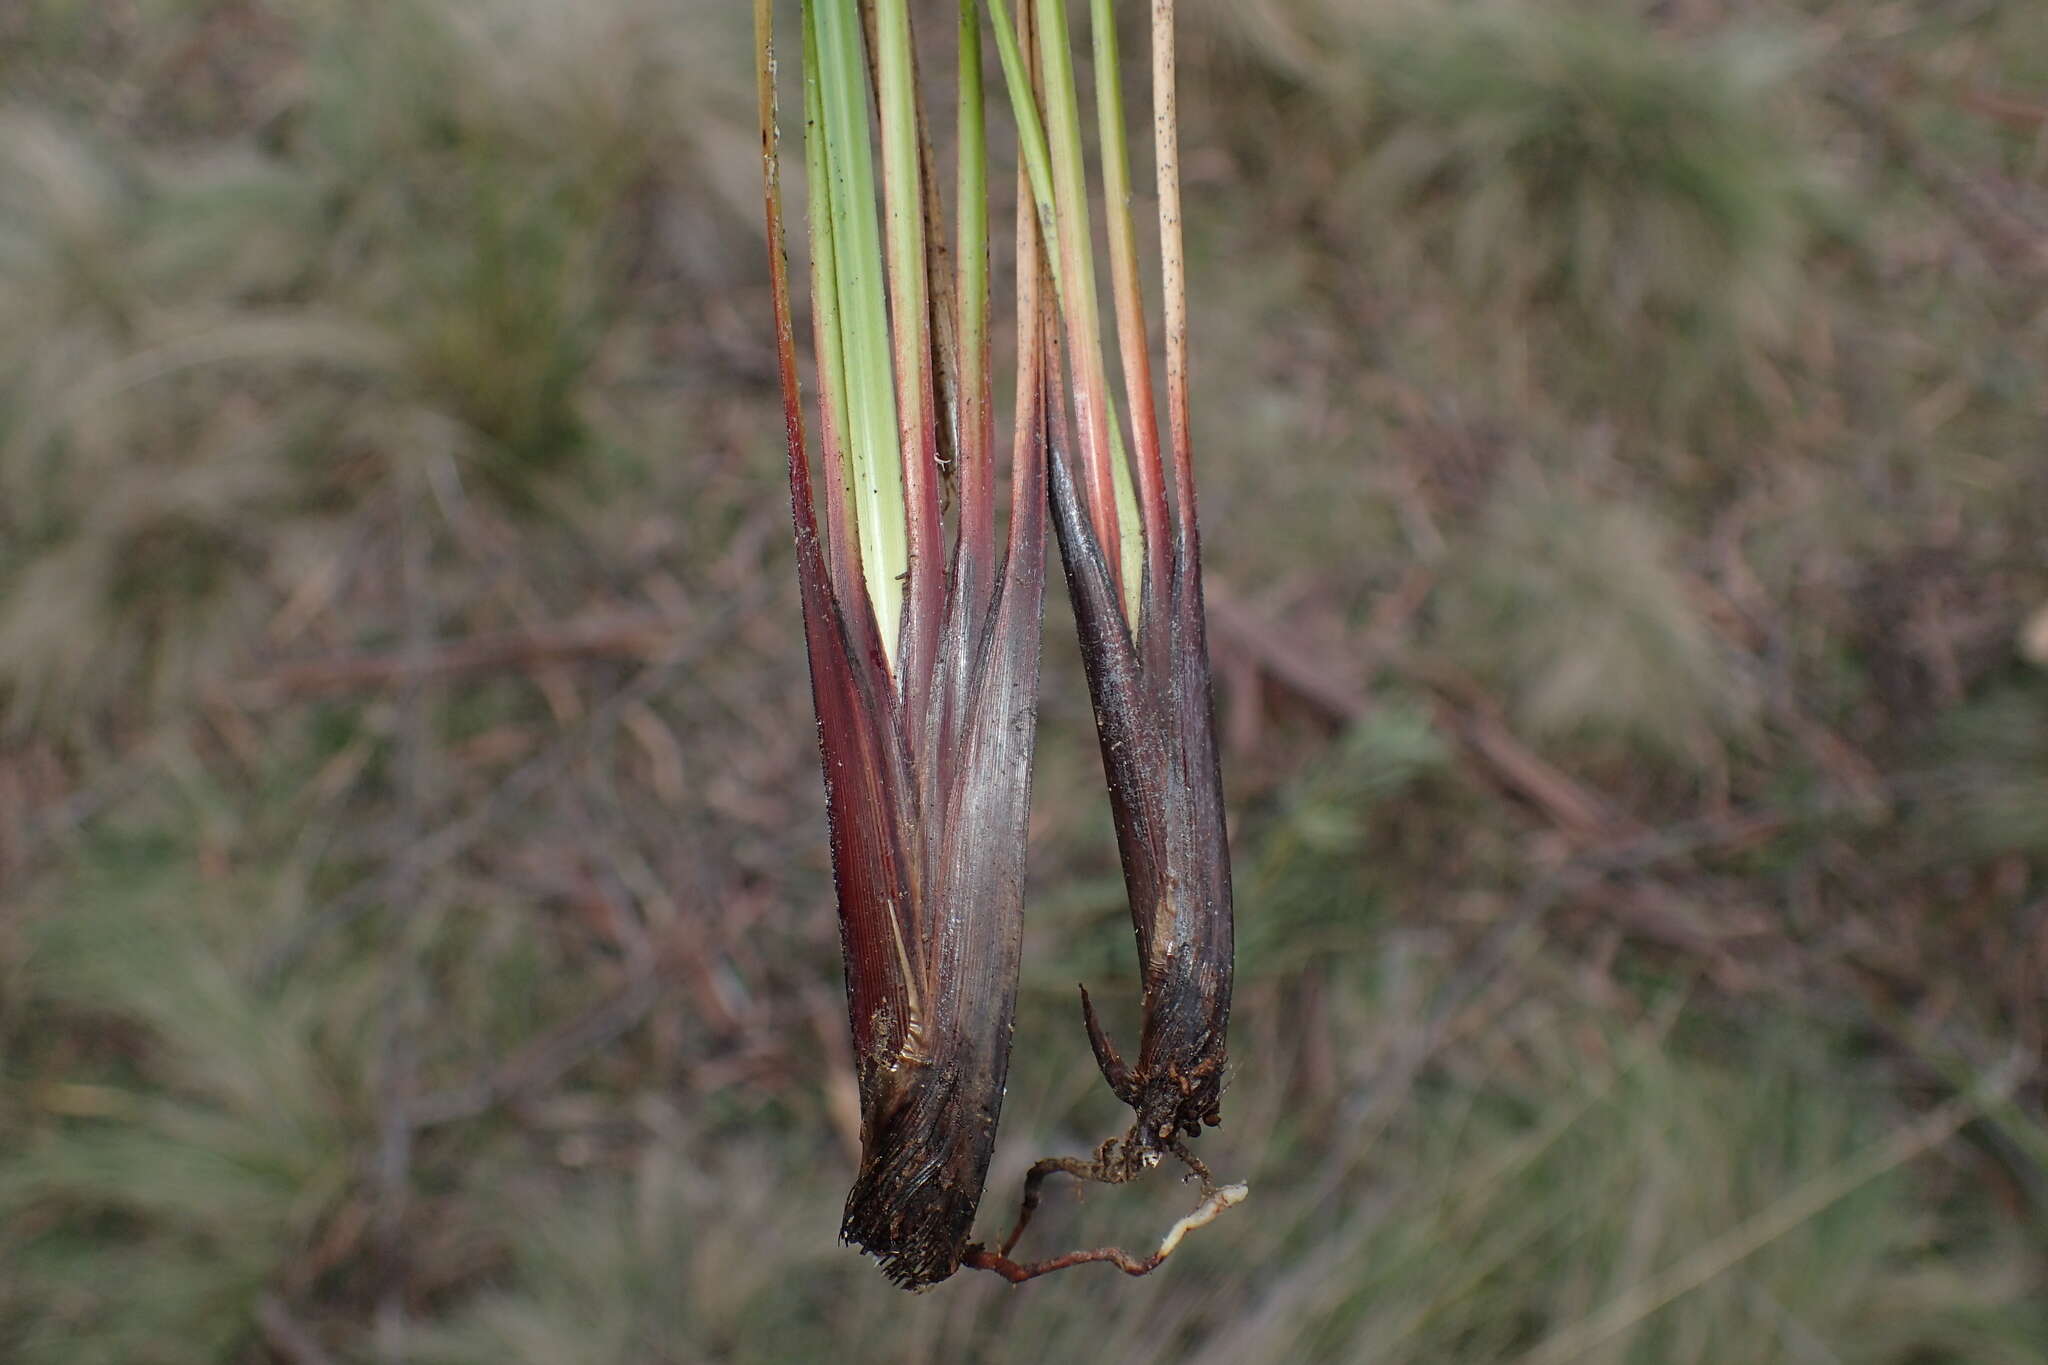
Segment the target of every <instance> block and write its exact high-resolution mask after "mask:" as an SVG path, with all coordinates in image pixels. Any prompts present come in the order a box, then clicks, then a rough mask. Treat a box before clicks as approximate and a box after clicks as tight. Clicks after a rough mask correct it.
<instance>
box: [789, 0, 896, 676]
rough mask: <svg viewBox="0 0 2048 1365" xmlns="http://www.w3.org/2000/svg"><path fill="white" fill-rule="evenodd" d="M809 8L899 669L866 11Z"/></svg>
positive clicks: (872, 579)
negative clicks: (864, 54)
mask: <svg viewBox="0 0 2048 1365" xmlns="http://www.w3.org/2000/svg"><path fill="white" fill-rule="evenodd" d="M804 9H805V13H806V14H807V15H809V16H811V17H812V18H813V19H814V21H815V23H816V26H817V49H818V50H817V54H816V55H817V58H818V60H817V63H816V66H817V70H818V73H819V96H820V113H821V114H822V116H823V117H822V120H821V122H820V123H819V124H818V125H817V126H816V127H814V128H811V129H809V130H807V132H808V133H809V134H810V135H811V136H815V137H818V138H821V139H822V141H823V148H824V150H823V157H822V160H823V166H824V169H825V173H826V178H827V180H828V181H829V182H830V186H831V190H830V193H831V199H832V203H831V216H832V253H833V270H834V274H835V276H836V283H837V286H838V313H839V335H840V339H841V354H842V359H843V365H844V373H845V382H846V390H845V392H846V416H847V427H846V430H845V432H844V439H845V442H846V449H847V457H848V467H849V470H850V477H851V481H852V484H853V505H854V519H855V522H856V524H857V527H858V534H859V539H860V549H861V570H862V574H863V576H864V577H865V579H866V581H867V590H868V599H869V601H870V602H872V603H873V604H874V609H875V622H876V624H877V626H878V627H879V628H880V631H881V636H882V648H883V649H884V651H886V652H887V654H888V656H889V660H890V663H891V665H892V666H893V665H894V663H895V659H896V651H897V642H898V637H899V636H900V635H901V633H902V626H903V576H904V575H905V574H906V573H907V572H908V571H909V567H910V547H909V534H908V522H907V518H906V516H905V512H904V502H903V468H902V450H901V447H900V446H899V445H898V443H897V441H898V430H897V413H896V394H895V387H894V376H893V374H892V373H891V367H890V364H889V354H890V335H889V311H888V304H887V302H886V300H885V298H884V296H883V279H884V269H885V267H884V263H883V255H882V240H881V233H880V230H879V228H878V227H877V225H876V221H875V202H876V194H875V166H874V150H873V146H872V144H871V142H870V128H869V123H868V98H867V91H868V83H867V72H866V67H865V63H864V61H863V57H862V52H863V47H862V43H863V39H862V36H861V23H860V10H859V5H858V4H857V3H856V2H855V0H813V2H812V3H807V4H806V5H805V6H804Z"/></svg>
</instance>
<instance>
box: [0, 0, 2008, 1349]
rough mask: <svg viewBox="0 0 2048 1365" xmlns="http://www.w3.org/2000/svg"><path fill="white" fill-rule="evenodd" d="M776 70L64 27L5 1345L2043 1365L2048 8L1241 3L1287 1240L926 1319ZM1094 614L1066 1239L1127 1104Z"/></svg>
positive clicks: (1247, 987)
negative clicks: (801, 583)
mask: <svg viewBox="0 0 2048 1365" xmlns="http://www.w3.org/2000/svg"><path fill="white" fill-rule="evenodd" d="M739 8H740V7H736V6H733V5H728V4H712V3H709V0H580V3H578V4H575V5H566V4H560V3H555V0H346V2H345V0H14V3H11V4H9V5H7V6H5V7H4V8H0V1358H4V1359H5V1360H6V1361H9V1362H19V1363H20V1365H188V1363H189V1365H200V1363H202V1362H209V1363H210V1362H269V1363H272V1365H318V1363H319V1362H379V1363H380V1365H381V1363H384V1362H401V1361H405V1362H421V1363H422V1365H425V1363H426V1362H437V1363H438V1362H449V1363H450V1365H457V1363H469V1362H475V1363H476V1365H484V1363H486V1362H504V1361H520V1362H533V1363H534V1365H557V1363H558V1362H559V1363H560V1365H635V1363H638V1362H677V1363H678V1365H681V1363H683V1362H699V1361H729V1362H770V1361H776V1362H783V1361H815V1360H823V1359H836V1360H859V1361H868V1360H874V1361H1068V1360H1115V1361H1119V1362H1129V1363H1131V1365H1136V1363H1137V1362H1148V1361H1150V1362H1168V1361H1173V1362H1182V1361H1192V1362H1203V1363H1204V1365H1238V1363H1239V1362H1268V1361H1273V1362H1278V1361H1289V1362H1292V1361H1322V1360H1328V1361H1359V1362H1367V1361H1370V1362H1387V1363H1389V1365H1399V1363H1403V1362H1415V1363H1416V1365H1420V1363H1421V1362H1430V1363H1431V1365H1467V1363H1471V1365H1477V1363H1478V1362H1496V1361H1498V1362H1509V1361H1530V1362H1562V1361H1575V1360H1585V1361H1596V1362H1614V1363H1615V1365H1621V1363H1623V1362H1627V1363H1628V1365H1665V1363H1666V1362H1671V1363H1674V1365H1675V1363H1678V1362H1709V1363H1714V1365H1725V1363H1727V1362H1763V1361H1784V1362H1798V1363H1800V1365H1833V1363H1834V1362H1870V1363H1872V1365H1939V1363H1941V1362H1969V1363H1971V1365H1977V1363H1979V1362H2008V1361H2011V1362H2034V1361H2042V1360H2044V1359H2048V1273H2044V1272H2048V1266H2044V1263H2043V1257H2044V1253H2043V1235H2044V1232H2048V1127H2044V1120H2043V1096H2044V1090H2043V1079H2044V1077H2043V1072H2042V1056H2043V1052H2042V1049H2043V1045H2044V1037H2043V1026H2044V1021H2043V1005H2044V991H2043V986H2044V982H2048V674H2044V672H2043V669H2044V667H2048V446H2044V431H2048V427H2044V418H2048V371H2044V363H2043V362H2044V356H2048V24H2044V23H2043V22H2042V16H2041V15H2040V13H2039V7H2038V5H2037V3H2036V2H2035V0H1888V2H1887V3H1883V4H1871V3H1867V2H1866V0H1656V2H1655V3H1650V0H1543V2H1540V3H1539V0H1468V2H1466V3H1424V2H1423V0H1415V3H1405V2H1404V0H1202V2H1201V3H1195V0H1189V3H1188V4H1187V5H1186V6H1185V8H1186V10H1187V13H1186V15H1185V45H1186V49H1187V51H1186V55H1185V72H1184V77H1185V87H1184V92H1183V101H1182V104H1183V111H1184V117H1185V119H1186V120H1187V126H1186V128H1185V130H1184V139H1185V159H1186V164H1187V169H1188V174H1189V196H1190V212H1189V224H1190V230H1191V233H1192V234H1193V236H1192V241H1191V247H1192V250H1193V252H1194V279H1193V290H1192V292H1193V296H1194V298H1193V303H1194V312H1195V347H1194V350H1195V363H1196V367H1197V372H1198V373H1197V378H1198V381H1199V382H1198V384H1197V387H1196V402H1197V409H1198V410H1197V413H1196V421H1197V436H1198V447H1199V451H1200V459H1201V462H1202V469H1203V475H1202V477H1203V479H1204V485H1203V495H1204V505H1203V511H1204V515H1205V530H1206V532H1207V536H1206V539H1207V540H1208V542H1209V547H1210V552H1211V573H1212V575H1213V578H1214V580H1215V583H1216V588H1215V600H1214V601H1213V603H1212V616H1213V619H1214V627H1213V629H1214V636H1215V648H1216V655H1217V665H1218V670H1219V678H1220V695H1219V705H1220V707H1221V712H1222V718H1223V722H1224V726H1225V730H1226V734H1227V743H1228V749H1227V753H1226V766H1227V771H1228V779H1229V784H1230V790H1231V796H1232V801H1233V818H1234V829H1233V833H1234V837H1235V839H1236V842H1237V866H1238V881H1239V915H1240V936H1241V957H1240V962H1239V973H1240V986H1239V995H1238V1000H1239V1005H1238V1011H1237V1017H1236V1030H1235V1035H1234V1038H1233V1057H1234V1061H1235V1074H1234V1079H1233V1084H1232V1088H1231V1090H1230V1092H1229V1096H1228V1100H1227V1104H1226V1113H1227V1123H1226V1125H1225V1127H1224V1128H1223V1129H1221V1130H1220V1131H1219V1132H1218V1134H1217V1135H1216V1136H1215V1137H1213V1138H1212V1139H1211V1140H1210V1143H1208V1144H1205V1146H1207V1147H1210V1150H1208V1151H1206V1152H1205V1155H1206V1156H1207V1157H1208V1159H1209V1160H1210V1162H1211V1164H1212V1165H1213V1166H1214V1167H1215V1169H1216V1170H1217V1171H1218V1172H1219V1173H1220V1174H1222V1175H1224V1176H1226V1177H1229V1178H1233V1179H1245V1180H1248V1181H1249V1182H1250V1184H1251V1187H1252V1191H1253V1194H1252V1199H1251V1201H1250V1202H1249V1203H1248V1204H1247V1205H1246V1206H1245V1207H1244V1208H1242V1209H1240V1210H1237V1211H1235V1212H1233V1213H1232V1214H1231V1215H1230V1216H1229V1217H1227V1218H1226V1219H1224V1220H1222V1221H1220V1222H1219V1223H1218V1224H1217V1225H1215V1226H1214V1227H1212V1228H1210V1229H1208V1230H1206V1231H1205V1232H1203V1233H1202V1234H1200V1235H1198V1236H1196V1237H1194V1238H1192V1239H1191V1240H1190V1241H1189V1243H1188V1244H1187V1246H1186V1247H1185V1248H1184V1249H1183V1250H1182V1251H1181V1252H1180V1253H1179V1254H1178V1255H1177V1256H1176V1258H1175V1260H1174V1261H1173V1262H1172V1263H1170V1264H1169V1265H1168V1266H1167V1267H1166V1268H1165V1269H1164V1270H1163V1271H1162V1272H1161V1273H1159V1274H1158V1275H1156V1276H1154V1277H1152V1278H1151V1279H1149V1280H1145V1281H1129V1282H1127V1281H1124V1280H1123V1279H1122V1278H1121V1277H1117V1276H1114V1275H1112V1274H1110V1273H1108V1272H1107V1271H1103V1272H1101V1273H1090V1272H1089V1271H1086V1270H1083V1271H1080V1272H1076V1273H1072V1274H1069V1275H1065V1276H1061V1277H1058V1278H1056V1279H1054V1280H1050V1281H1045V1282H1040V1283H1036V1284H1033V1285H1030V1286H1028V1287H1025V1288H1022V1289H1018V1290H1012V1289H1010V1288H1008V1287H1006V1286H1004V1285H1002V1284H1000V1283H998V1282H996V1281H995V1280H994V1279H993V1278H992V1277H990V1278H985V1279H983V1280H977V1279H976V1278H975V1277H972V1276H967V1275H963V1276H962V1277H960V1278H959V1279H957V1280H955V1281H954V1282H952V1283H949V1284H947V1285H945V1286H943V1287H942V1288H940V1289H938V1290H936V1291H935V1292H932V1293H930V1294H926V1295H923V1296H920V1297H915V1298H912V1297H908V1296H905V1295H903V1294H901V1293H900V1292H898V1291H896V1290H894V1289H892V1288H890V1287H889V1286H888V1285H887V1284H886V1283H885V1282H884V1281H883V1279H882V1277H881V1276H880V1275H878V1274H877V1273H875V1271H874V1269H873V1268H872V1266H871V1265H869V1264H867V1263H864V1262H863V1261H861V1260H860V1259H858V1258H857V1257H856V1256H854V1255H853V1254H852V1253H851V1252H848V1251H846V1250H845V1249H843V1248H840V1247H838V1246H837V1245H835V1243H834V1240H833V1233H834V1230H835V1228H836V1226H837V1219H838V1211H839V1201H840V1199H841V1197H842V1195H843V1192H844V1187H845V1185H846V1183H847V1181H848V1178H849V1175H850V1171H851V1163H852V1150H853V1149H852V1144H853V1141H854V1136H855V1119H854V1105H853V1096H852V1090H851V1078H850V1075H849V1072H848V1060H847V1056H846V1052H847V1043H846V1037H845V1032H846V1025H845V1016H844V1012H843V1003H842V997H841V991H840V975H839V965H838V951H837V948H838V944H837V933H836V928H835V924H834V920H833V915H832V910H831V896H830V878H829V870H828V866H827V862H826V854H825V847H824V837H823V835H824V824H823V818H822V802H821V799H820V791H819V783H818V778H817V774H816V755H815V750H814V748H813V741H812V727H811V721H810V718H809V694H808V686H807V681H806V675H805V672H804V665H803V657H802V649H801V644H800V636H799V630H798V624H797V608H796V602H795V592H794V574H793V573H792V572H791V564H790V552H789V548H788V543H787V512H786V502H785V501H784V493H783V482H782V479H783V476H782V469H781V463H780V461H781V454H780V449H779V441H780V438H779V425H778V421H777V418H776V415H775V399H774V394H773V370H772V355H771V352H770V350H769V336H768V330H769V329H768V326H767V294H766V288H765V271H764V270H763V268H762V262H763V254H762V251H761V248H760V245H759V241H758V231H759V229H758V210H757V181H756V176H757V173H758V159H757V155H756V149H755V140H754V139H755V135H754V132H753V130H752V124H751V120H752V113H751V107H750V101H749V98H748V97H749V94H750V91H749V89H748V84H749V81H750V79H751V69H750V57H749V53H748V37H747V33H746V31H745V24H746V16H745V15H744V14H741V13H739V12H738V10H739ZM1143 212H1144V206H1142V205H1141V206H1140V216H1141V217H1142V216H1143ZM1048 632H1049V635H1048V638H1049V641H1050V645H1049V652H1048V677H1047V686H1046V700H1045V704H1044V710H1045V722H1044V732H1043V733H1044V739H1043V744H1044V753H1043V757H1042V760H1041V767H1040V778H1039V784H1038V809H1037V813H1036V816H1035V819H1034V847H1033V852H1032V877H1033V885H1032V890H1031V893H1030V898H1029V900H1030V923H1029V931H1028V942H1027V961H1026V966H1025V982H1024V995H1023V1003H1022V1009H1021V1014H1020V1020H1019V1028H1018V1043H1019V1046H1018V1051H1017V1059H1016V1064H1015V1067H1014V1080H1013V1086H1012V1090H1011V1096H1010V1102H1009V1107H1008V1110H1007V1112H1006V1115H1005V1128H1004V1133H1003V1139H1002V1148H1001V1151H1000V1154H999V1156H998V1165H997V1169H996V1171H995V1174H994V1176H993V1177H992V1180H991V1185H990V1195H989V1198H988V1201H987V1211H986V1215H985V1220H984V1226H985V1228H987V1229H989V1230H995V1229H996V1228H997V1227H998V1225H1000V1224H1002V1223H1003V1222H1004V1221H1005V1220H1006V1219H1007V1218H1008V1216H1009V1213H1010V1207H1011V1198H1012V1192H1013V1191H1014V1190H1015V1189H1016V1185H1017V1181H1018V1179H1019V1177H1020V1176H1021V1173H1022V1170H1023V1167H1024V1165H1025V1164H1026V1163H1027V1162H1028V1161H1029V1160H1030V1159H1031V1158H1033V1157H1035V1156H1038V1155H1041V1154H1043V1153H1045V1152H1048V1151H1075V1152H1078V1151H1081V1150H1083V1149H1084V1148H1085V1147H1087V1146H1090V1145H1092V1144H1093V1143H1094V1141H1096V1140H1097V1139H1099V1138H1100V1137H1102V1136H1104V1135H1106V1134H1108V1133H1109V1132H1111V1131H1113V1130H1114V1129H1115V1128H1117V1127H1118V1126H1119V1125H1120V1118H1119V1115H1118V1113H1117V1108H1118V1106H1117V1105H1116V1102H1115V1101H1114V1100H1113V1098H1111V1097H1110V1096H1109V1095H1108V1093H1107V1091H1106V1090H1105V1089H1104V1087H1102V1085H1101V1084H1100V1082H1099V1080H1098V1079H1097V1078H1096V1077H1095V1075H1094V1068H1093V1066H1092V1064H1091V1062H1090V1060H1089V1057H1088V1054H1087V1049H1086V1046H1085V1043H1084V1041H1083V1035H1082V1032H1081V1029H1080V1027H1079V1023H1078V1018H1077V1011H1076V1008H1075V999H1074V993H1073V984H1074V982H1075V981H1076V980H1078V979H1083V978H1085V979H1087V980H1089V981H1090V982H1091V983H1100V984H1102V985H1103V986H1104V987H1105V989H1104V990H1099V991H1098V992H1097V996H1098V998H1102V997H1103V996H1104V995H1109V996H1110V997H1111V998H1112V999H1113V1000H1114V999H1117V998H1119V997H1120V995H1121V996H1127V995H1128V994H1129V992H1128V991H1123V992H1118V991H1116V990H1115V989H1114V988H1115V985H1116V984H1117V983H1119V982H1121V983H1126V984H1127V983H1128V982H1129V980H1130V978H1131V975H1132V973H1131V968H1130V965H1129V959H1130V948H1129V930H1128V923H1127V919H1126V916H1125V913H1124V911H1123V908H1122V905H1121V886H1120V881H1119V878H1118V875H1117V872H1116V864H1115V860H1114V853H1113V845H1112V843H1111V841H1110V838H1109V832H1108V825H1107V821H1106V818H1105V813H1104V811H1103V804H1104V803H1103V801H1102V798H1101V788H1100V780H1099V773H1098V769H1097V764H1096V759H1095V756H1094V753H1093V740H1092V737H1091V735H1090V727H1089V723H1088V718H1087V713H1086V705H1085V702H1084V701H1083V700H1082V697H1083V692H1082V689H1081V687H1080V682H1079V672H1078V668H1077V667H1076V661H1075V659H1074V656H1073V649H1072V646H1071V645H1070V644H1068V643H1066V641H1067V640H1068V639H1070V638H1071V631H1070V629H1069V628H1068V623H1067V621H1066V618H1065V612H1064V607H1063V606H1062V605H1059V604H1057V603H1056V604H1055V605H1054V607H1053V608H1052V610H1051V611H1050V612H1049V620H1048ZM1111 1023H1112V1026H1113V1027H1114V1028H1116V1029H1118V1030H1119V1031H1123V1032H1128V1028H1129V1023H1130V1021H1129V1020H1128V1019H1127V1018H1124V1017H1123V1016H1121V1015H1113V1016H1112V1018H1111ZM1188 1199H1189V1192H1188V1191H1186V1190H1185V1189H1182V1188H1180V1187H1178V1186H1176V1185H1174V1183H1173V1182H1172V1181H1170V1180H1167V1179H1165V1178H1163V1177H1162V1178H1161V1180H1160V1181H1159V1182H1158V1185H1157V1187H1156V1188H1150V1189H1144V1188H1140V1189H1135V1190H1126V1191H1115V1192H1100V1191H1098V1192H1095V1193H1093V1194H1091V1195H1090V1196H1089V1197H1088V1198H1087V1199H1086V1200H1085V1201H1083V1200H1079V1199H1077V1198H1075V1197H1074V1196H1073V1195H1072V1194H1071V1193H1069V1192H1067V1191H1064V1190H1062V1191H1059V1192H1058V1193H1057V1194H1056V1196H1055V1197H1054V1198H1053V1199H1051V1200H1050V1201H1049V1203H1048V1206H1047V1209H1046V1210H1045V1212H1044V1213H1043V1214H1042V1215H1041V1219H1040V1222H1039V1223H1038V1225H1037V1228H1036V1230H1035V1231H1034V1234H1033V1236H1034V1239H1036V1240H1038V1241H1040V1242H1042V1244H1043V1245H1044V1246H1045V1247H1046V1248H1047V1249H1048V1250H1051V1249H1057V1248H1063V1247H1066V1246H1073V1245H1088V1244H1094V1243H1096V1242H1099V1241H1121V1242H1124V1243H1126V1244H1131V1245H1139V1246H1142V1245H1144V1244H1145V1242H1146V1241H1147V1240H1148V1239H1149V1238H1150V1237H1153V1236H1156V1235H1158V1231H1159V1230H1160V1229H1162V1228H1163V1227H1164V1226H1165V1225H1166V1223H1167V1222H1169V1221H1170V1220H1171V1219H1172V1218H1173V1217H1174V1216H1177V1215H1178V1213H1179V1212H1181V1211H1182V1209H1183V1207H1184V1205H1185V1204H1186V1202H1187V1201H1188Z"/></svg>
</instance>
